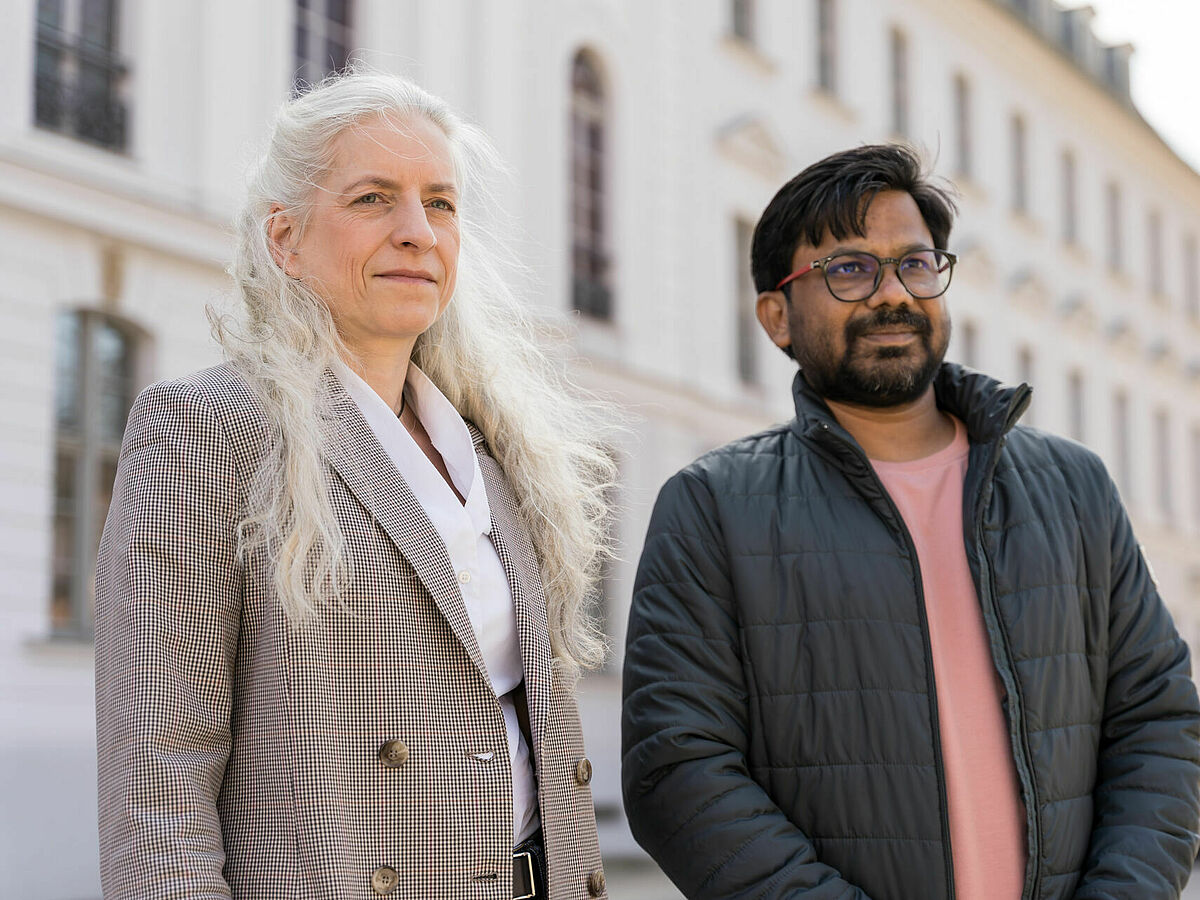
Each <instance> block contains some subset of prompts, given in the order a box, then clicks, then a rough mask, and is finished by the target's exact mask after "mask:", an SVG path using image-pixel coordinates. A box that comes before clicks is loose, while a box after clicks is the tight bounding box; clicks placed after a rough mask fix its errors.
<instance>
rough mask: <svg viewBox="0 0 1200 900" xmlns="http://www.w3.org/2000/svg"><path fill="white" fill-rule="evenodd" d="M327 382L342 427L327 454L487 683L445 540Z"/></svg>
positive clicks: (340, 391)
mask: <svg viewBox="0 0 1200 900" xmlns="http://www.w3.org/2000/svg"><path fill="white" fill-rule="evenodd" d="M326 384H327V386H329V387H330V389H331V390H332V392H333V395H334V409H335V411H336V413H337V418H338V423H339V430H338V435H337V438H336V440H335V441H334V443H333V446H332V447H330V448H329V452H328V460H329V464H330V466H331V467H332V468H333V469H334V471H335V472H337V474H338V476H339V477H340V478H341V479H342V481H344V482H345V484H346V487H348V488H349V489H350V492H351V493H353V494H354V496H355V497H356V498H358V501H359V502H360V503H361V504H362V505H363V506H364V507H365V508H366V510H367V512H369V513H370V514H371V516H372V517H373V518H374V519H375V521H377V522H378V523H379V525H380V527H382V528H383V531H384V533H385V534H387V536H388V537H389V538H390V539H391V541H392V543H394V544H395V545H396V549H398V550H399V551H400V553H401V554H402V555H403V556H404V558H405V559H406V560H408V563H409V565H411V566H412V567H413V571H415V572H416V573H417V577H418V578H419V579H421V582H422V583H423V584H424V585H425V587H426V588H427V589H428V591H429V593H430V595H431V596H432V597H433V602H434V603H436V604H437V607H438V609H439V610H441V613H442V615H443V616H444V617H445V619H446V621H447V622H448V623H449V625H450V629H451V630H452V631H453V632H454V636H455V637H457V638H458V641H459V643H460V644H462V645H463V648H464V649H465V650H466V651H467V655H468V656H469V657H470V658H471V662H473V663H474V664H475V667H476V668H477V669H479V672H480V674H482V675H483V677H484V679H485V680H487V679H488V674H487V666H486V665H485V664H484V661H483V654H481V653H480V652H479V644H478V643H477V642H476V640H475V630H474V628H472V626H471V619H470V617H469V616H468V615H467V607H466V605H465V604H464V603H463V599H462V592H461V591H460V590H459V587H458V578H457V576H456V575H455V572H454V566H453V564H452V563H451V562H450V554H449V553H447V552H446V544H445V542H444V541H443V540H442V536H441V535H440V534H438V531H437V529H436V528H434V527H433V523H432V522H430V521H429V517H428V516H427V515H426V514H425V510H424V509H423V508H422V507H421V504H420V503H419V502H417V498H416V497H414V496H413V492H412V491H411V490H410V489H409V487H408V483H407V482H405V480H404V477H403V476H402V475H401V474H400V472H399V471H397V469H396V466H395V464H394V463H393V462H392V460H391V458H390V457H389V456H388V455H387V453H386V452H385V451H384V449H383V447H382V446H381V445H380V443H379V441H378V440H377V439H376V437H375V433H374V432H373V431H371V427H370V426H369V425H368V424H367V422H366V419H364V418H363V416H362V413H361V412H360V411H359V409H358V406H357V404H355V402H354V400H353V399H351V397H350V395H349V394H347V393H346V391H345V389H344V388H343V387H342V386H341V384H340V383H339V382H338V381H337V379H336V377H335V376H334V375H333V373H332V372H327V373H326ZM489 683H490V681H489Z"/></svg>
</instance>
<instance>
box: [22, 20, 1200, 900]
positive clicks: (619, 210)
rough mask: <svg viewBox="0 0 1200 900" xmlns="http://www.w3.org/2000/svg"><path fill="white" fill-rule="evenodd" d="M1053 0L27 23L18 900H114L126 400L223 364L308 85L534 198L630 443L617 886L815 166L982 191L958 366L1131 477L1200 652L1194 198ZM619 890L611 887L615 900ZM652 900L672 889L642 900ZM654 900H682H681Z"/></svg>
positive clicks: (760, 411)
mask: <svg viewBox="0 0 1200 900" xmlns="http://www.w3.org/2000/svg"><path fill="white" fill-rule="evenodd" d="M1090 15H1091V14H1090V12H1089V11H1088V10H1086V9H1081V10H1076V11H1070V12H1068V11H1064V10H1063V9H1061V8H1060V7H1059V6H1058V5H1057V4H1055V3H1053V2H1051V0H764V2H757V3H756V2H752V0H741V2H737V0H733V2H726V0H704V2H693V0H655V2H645V0H506V2H504V3H493V2H486V0H437V2H433V0H425V2H422V0H261V2H256V3H252V4H246V3H245V2H234V0H208V2H205V3H192V2H184V0H172V2H166V3H163V2H151V0H7V2H6V4H5V15H4V26H5V27H4V33H3V34H2V35H0V46H3V48H4V51H5V52H3V53H0V82H2V83H3V84H5V85H7V88H6V90H5V91H4V92H3V93H2V94H0V348H2V349H0V358H3V359H4V361H5V362H4V372H5V378H4V379H3V381H2V382H0V458H2V459H3V460H4V461H5V463H6V465H5V466H4V468H3V470H2V472H0V497H2V499H0V510H2V512H0V530H2V537H0V548H2V549H0V555H2V559H3V563H2V571H3V578H2V579H0V884H3V885H5V886H6V888H7V890H6V891H5V895H6V896H8V895H12V896H21V897H28V898H47V900H49V898H62V900H78V898H94V897H97V896H98V895H99V887H98V875H97V871H98V850H97V846H96V838H95V805H96V804H95V789H94V781H95V770H96V764H95V738H94V726H93V712H92V701H93V685H92V664H93V660H92V647H91V640H90V636H91V632H92V594H91V587H90V585H91V575H92V565H93V554H94V550H95V546H96V542H97V540H98V538H99V529H100V527H101V525H102V522H103V517H104V513H105V510H106V506H107V502H108V497H109V492H110V489H111V483H112V478H113V472H114V466H115V460H116V457H117V453H118V450H119V445H120V437H121V432H122V429H123V425H124V418H125V415H126V412H127V410H128V407H129V404H130V402H131V400H132V397H133V396H134V395H135V394H136V392H137V391H138V390H139V389H140V388H141V387H143V386H145V385H146V384H148V383H149V382H151V381H154V380H158V379H161V378H167V377H172V376H176V375H179V374H182V373H184V372H187V371H189V370H192V369H196V368H199V367H202V366H205V365H209V364H211V363H213V362H216V361H217V360H218V358H219V357H218V353H217V349H216V347H215V345H214V344H213V342H212V341H211V340H210V338H209V334H208V325H207V323H206V320H205V314H204V309H205V305H206V304H208V303H210V302H213V301H217V302H220V301H221V300H222V299H223V298H224V297H226V295H227V290H228V289H227V278H226V276H225V275H224V272H223V266H224V263H225V260H226V257H227V255H228V252H229V247H230V243H229V236H228V230H227V226H226V223H227V222H229V220H230V218H231V215H232V213H233V210H234V208H235V204H236V202H237V199H238V187H239V185H240V183H241V173H242V170H243V168H244V165H245V162H246V161H247V160H248V159H250V158H251V157H252V155H253V146H254V145H255V144H256V143H257V142H259V141H260V140H261V139H262V137H263V133H264V126H265V123H266V122H267V120H268V119H269V117H270V115H271V113H272V111H273V109H274V108H275V107H276V106H277V104H278V103H279V102H280V101H281V100H282V99H284V98H285V97H286V96H288V94H289V92H290V91H292V90H293V88H294V85H295V83H296V81H297V79H302V80H303V79H308V80H312V79H315V78H317V77H319V76H320V75H321V74H322V73H323V72H325V71H326V70H328V69H329V68H331V67H336V66H340V65H343V64H344V63H345V62H346V60H347V59H348V58H349V56H350V55H351V54H352V53H353V54H354V55H356V56H358V57H360V58H362V59H364V60H365V61H367V62H369V63H370V64H372V65H373V66H376V67H378V68H381V69H386V70H394V71H398V72H402V73H405V74H408V75H411V76H414V77H416V78H417V79H418V80H419V81H420V82H421V83H422V84H424V85H425V86H426V87H428V88H429V89H430V90H432V91H434V92H435V93H438V94H440V95H442V96H444V97H445V98H446V99H448V100H449V101H450V102H451V103H452V104H453V105H454V106H456V107H457V108H459V109H461V110H463V111H465V112H466V113H467V114H468V115H469V116H470V117H472V118H474V119H475V120H476V121H478V122H479V123H480V124H481V125H482V126H483V127H484V128H485V129H486V130H487V131H488V132H489V133H490V134H491V135H492V136H493V138H494V139H495V141H496V143H497V144H498V146H499V147H500V149H501V151H502V152H503V154H504V155H505V156H506V157H507V159H508V160H509V161H510V162H511V163H512V164H513V165H514V168H515V178H514V180H513V184H512V186H511V189H510V190H509V193H508V196H507V198H506V201H507V205H508V208H509V209H510V210H511V212H512V213H513V214H514V215H515V216H516V218H517V220H518V221H519V223H520V226H521V228H522V230H523V233H522V235H521V239H520V241H519V244H520V247H521V250H522V253H523V255H524V258H525V259H526V260H527V261H528V262H529V263H530V265H531V269H532V271H533V272H534V273H535V275H536V282H537V283H536V285H535V286H534V287H533V288H531V290H530V294H529V303H530V305H531V307H533V308H534V309H536V310H537V312H538V313H539V315H540V316H541V317H542V318H543V319H544V320H545V322H546V324H547V328H548V331H549V332H551V333H559V334H561V335H563V338H562V340H563V341H564V342H565V345H564V347H565V350H566V351H567V352H568V353H569V355H571V357H572V358H573V359H574V360H575V363H574V365H575V368H576V372H577V377H578V379H579V380H580V381H581V382H582V383H584V384H585V385H587V386H588V387H590V388H593V389H595V390H598V391H601V392H603V393H604V394H606V395H607V396H609V397H610V398H611V399H613V400H615V401H617V402H618V403H619V404H620V405H621V406H622V407H623V408H624V409H625V411H626V412H627V413H628V414H629V416H630V420H631V428H630V432H629V435H628V439H627V441H626V443H625V444H624V445H623V446H621V447H619V448H617V451H618V453H619V456H620V461H621V465H622V470H623V484H622V488H621V491H620V496H619V497H618V498H617V500H618V502H619V503H620V504H621V507H622V510H623V512H622V515H621V520H620V523H619V534H620V538H621V539H622V541H623V544H624V552H623V559H622V561H621V562H620V563H619V564H616V565H614V566H613V567H612V568H611V571H610V572H609V573H608V578H607V580H606V597H605V601H604V602H605V615H606V619H607V624H608V629H609V631H610V633H611V636H612V642H613V647H614V659H613V662H612V664H611V666H610V668H609V669H608V670H607V671H605V672H602V673H599V674H597V675H595V676H593V677H591V678H590V679H589V680H588V681H587V682H586V684H585V686H584V689H583V690H584V703H585V713H584V719H585V723H586V727H587V730H588V732H589V733H588V738H589V746H590V752H591V754H592V757H593V760H594V761H595V763H596V777H595V781H594V793H595V799H596V804H597V809H598V813H599V815H600V819H601V827H602V843H603V844H604V846H605V848H606V852H607V854H608V856H609V858H610V860H617V859H620V858H622V857H629V858H636V855H637V851H636V848H635V847H634V846H633V844H632V841H631V840H630V838H629V836H628V831H627V829H626V828H625V826H624V821H623V818H622V814H621V806H620V797H619V784H618V764H619V759H618V757H619V748H618V726H617V719H618V708H619V699H620V684H619V682H620V677H619V669H620V656H621V651H622V640H623V634H624V625H625V620H626V615H627V610H628V604H629V594H630V589H631V584H632V579H633V570H634V566H635V563H636V559H637V555H638V552H639V550H640V546H641V536H642V533H643V530H644V527H645V523H646V520H647V518H648V514H649V507H650V504H651V503H652V502H653V499H654V496H655V492H656V490H657V488H658V486H659V485H660V484H661V483H662V481H663V480H664V479H665V478H666V477H667V476H668V475H669V474H671V473H672V472H673V471H675V470H676V469H677V468H678V467H680V466H681V465H683V464H685V463H686V462H688V461H689V460H691V459H692V458H693V457H695V456H696V455H697V454H699V453H700V452H702V451H703V450H705V449H707V448H709V447H712V446H714V445H716V444H719V443H722V442H724V441H726V440H728V439H731V438H733V437H735V436H737V435H740V434H744V433H747V432H750V431H753V430H756V429H758V428H760V427H763V426H765V425H767V424H768V423H771V422H773V421H778V420H781V419H783V418H786V417H789V416H790V415H791V412H790V406H791V400H790V391H789V384H790V380H791V376H792V373H793V364H792V363H791V362H790V361H788V360H786V359H785V358H784V357H783V355H782V354H780V353H779V352H778V351H777V350H776V349H775V348H774V347H773V346H772V345H771V344H770V343H769V342H768V341H767V340H766V338H765V337H764V336H763V335H762V334H761V333H760V331H759V328H758V325H757V323H756V321H755V319H754V316H753V300H754V290H753V287H752V285H751V283H750V279H749V273H748V271H747V257H748V244H749V237H750V233H751V229H752V228H753V224H754V222H755V221H756V219H757V217H758V214H759V212H760V211H761V210H762V208H763V207H764V206H765V205H766V203H767V201H768V200H769V199H770V197H771V196H772V195H773V194H774V192H775V190H776V189H777V188H778V187H779V186H780V185H781V184H782V183H783V182H784V181H785V180H786V179H787V178H789V177H790V176H791V175H792V174H794V173H795V172H797V171H798V170H799V169H800V168H802V167H803V166H805V165H806V164H808V163H810V162H812V161H814V160H816V159H817V158H819V157H821V156H823V155H824V154H826V153H828V152H831V151H834V150H837V149H841V148H845V147H848V146H852V145H855V144H859V143H862V142H866V141H876V140H881V139H888V138H896V139H904V140H908V141H911V142H913V143H915V144H916V145H918V146H919V147H922V148H925V150H926V151H927V153H928V155H929V157H930V158H931V160H933V161H934V162H935V164H936V169H937V170H938V171H939V172H940V173H942V174H943V175H945V176H946V177H948V178H951V179H953V180H954V182H955V183H956V184H957V185H958V186H959V188H960V190H961V192H962V217H961V222H960V224H959V225H958V227H957V228H956V229H955V233H954V235H953V239H952V246H951V248H950V249H952V250H956V251H957V252H958V253H959V255H960V264H959V271H958V274H957V276H956V281H955V284H954V286H953V287H952V288H951V297H952V300H951V307H952V310H953V313H954V318H955V326H956V330H955V336H954V340H953V343H952V346H951V356H952V357H954V358H957V359H959V360H962V361H965V362H967V363H969V364H971V365H974V366H976V367H978V368H981V369H984V370H986V371H989V372H991V373H993V374H995V375H997V376H999V377H1002V378H1004V379H1008V380H1018V379H1023V380H1027V381H1029V382H1031V383H1032V384H1033V385H1034V387H1035V389H1036V393H1035V400H1034V403H1033V406H1032V409H1031V411H1030V414H1029V416H1028V418H1027V421H1029V420H1032V422H1033V423H1034V424H1036V425H1037V426H1039V427H1042V428H1046V429H1049V430H1052V431H1056V432H1060V433H1063V434H1067V435H1070V436H1072V437H1074V438H1077V439H1079V440H1081V441H1083V442H1085V443H1087V444H1089V445H1090V446H1092V447H1094V448H1095V449H1096V450H1097V451H1098V452H1099V453H1100V454H1101V455H1102V456H1103V457H1104V458H1105V460H1106V461H1107V462H1108V464H1109V467H1110V469H1111V471H1112V472H1113V474H1114V477H1115V478H1116V479H1117V482H1118V484H1119V485H1120V487H1121V490H1122V493H1123V494H1124V496H1125V498H1126V501H1127V502H1128V504H1129V506H1130V509H1131V511H1132V513H1133V516H1134V519H1135V522H1136V526H1137V529H1138V532H1139V535H1140V536H1141V538H1142V540H1143V541H1144V543H1145V545H1146V548H1147V551H1148V555H1149V557H1150V559H1151V560H1152V562H1153V564H1154V566H1155V568H1156V570H1157V574H1158V578H1159V581H1160V584H1161V587H1162V591H1163V594H1164V595H1165V597H1166V598H1167V600H1168V603H1169V604H1170V605H1171V608H1172V610H1173V612H1174V613H1175V616H1176V620H1177V622H1178V624H1179V626H1180V629H1181V630H1182V632H1183V633H1184V634H1185V636H1187V637H1188V639H1189V641H1190V642H1191V643H1192V644H1193V646H1194V647H1196V646H1200V558H1198V556H1197V553H1196V551H1195V549H1194V548H1195V545H1196V541H1197V538H1198V537H1200V356H1198V353H1200V340H1198V339H1200V260H1198V250H1197V239H1198V235H1200V177H1198V176H1197V174H1196V173H1195V172H1193V171H1192V170H1191V169H1189V168H1188V167H1187V166H1186V165H1185V164H1184V163H1183V162H1181V161H1180V160H1179V158H1177V157H1176V156H1175V155H1174V154H1173V153H1172V152H1171V150H1170V149H1169V148H1168V147H1167V146H1166V145H1165V144H1164V143H1163V142H1162V141H1161V140H1160V139H1159V138H1158V136H1157V135H1156V134H1155V133H1154V131H1153V130H1152V129H1151V128H1150V127H1149V126H1148V125H1147V124H1146V123H1145V122H1144V121H1143V120H1142V119H1141V117H1140V116H1139V115H1138V113H1137V110H1136V109H1135V108H1134V107H1133V105H1132V103H1131V101H1130V97H1129V84H1128V63H1129V56H1130V53H1131V48H1130V47H1128V46H1116V47H1111V46H1104V45H1102V44H1100V43H1099V42H1098V41H1097V40H1096V39H1095V37H1094V36H1093V34H1092V32H1091V29H1090V26H1089V20H1090ZM615 890H616V886H615V885H614V891H615ZM647 896H652V894H647ZM655 896H657V895H655Z"/></svg>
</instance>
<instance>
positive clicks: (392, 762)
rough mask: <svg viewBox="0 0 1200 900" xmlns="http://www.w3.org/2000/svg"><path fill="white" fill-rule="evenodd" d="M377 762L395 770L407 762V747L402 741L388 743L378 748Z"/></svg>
mask: <svg viewBox="0 0 1200 900" xmlns="http://www.w3.org/2000/svg"><path fill="white" fill-rule="evenodd" d="M379 761H380V762H381V763H383V764H384V765H385V766H387V767H388V768H389V769H396V768H399V767H400V766H402V765H404V764H405V763H406V762H408V745H406V744H405V743H404V741H388V742H387V743H386V744H384V745H383V746H382V747H380V748H379Z"/></svg>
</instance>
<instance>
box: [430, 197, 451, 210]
mask: <svg viewBox="0 0 1200 900" xmlns="http://www.w3.org/2000/svg"><path fill="white" fill-rule="evenodd" d="M429 205H430V206H432V207H433V208H434V209H441V210H445V211H446V212H454V204H453V203H451V202H450V201H449V200H444V199H442V198H441V197H436V198H434V199H433V200H430V201H429Z"/></svg>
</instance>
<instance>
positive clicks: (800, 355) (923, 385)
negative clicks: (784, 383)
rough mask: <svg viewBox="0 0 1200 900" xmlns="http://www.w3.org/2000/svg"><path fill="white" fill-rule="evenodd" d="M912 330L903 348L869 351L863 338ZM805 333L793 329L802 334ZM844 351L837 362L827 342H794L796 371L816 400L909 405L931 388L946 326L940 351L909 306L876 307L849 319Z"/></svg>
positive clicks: (929, 326) (924, 320) (927, 324)
mask: <svg viewBox="0 0 1200 900" xmlns="http://www.w3.org/2000/svg"><path fill="white" fill-rule="evenodd" d="M897 325H898V326H903V327H906V328H911V329H913V330H914V331H915V332H916V334H917V338H918V340H917V343H916V344H908V345H905V346H887V345H884V346H870V345H868V344H866V343H865V342H862V341H860V340H859V338H861V337H862V336H863V335H865V334H867V333H869V332H872V331H875V330H877V329H880V328H885V327H888V326H897ZM804 331H805V329H804V327H803V325H801V327H800V328H799V329H793V334H796V333H797V332H798V333H799V334H801V335H803V334H804ZM844 339H845V350H844V351H842V353H841V355H840V356H839V355H838V353H837V350H836V349H835V348H834V347H833V346H832V342H831V341H829V340H828V339H827V338H825V337H823V336H822V337H816V338H815V339H814V338H810V340H809V342H808V343H805V342H804V341H796V340H793V341H792V347H793V352H794V353H795V356H796V361H797V362H799V364H800V371H801V372H802V373H803V374H804V378H805V380H806V381H807V382H808V383H809V385H810V386H811V387H812V389H813V390H814V391H816V392H817V394H818V395H820V396H821V397H823V398H825V399H826V400H834V401H837V402H842V403H853V404H856V405H858V406H868V407H874V408H882V407H889V406H899V405H901V404H904V403H911V402H913V401H914V400H916V399H918V398H919V397H920V396H921V395H922V394H924V393H925V391H926V390H927V389H928V388H929V385H930V384H931V383H932V382H933V377H934V375H936V374H937V370H938V367H939V366H941V364H942V360H943V359H944V358H945V355H946V348H947V346H948V345H949V343H950V329H949V326H948V323H947V328H946V331H945V334H944V335H943V336H941V339H940V340H939V342H938V346H936V347H935V346H934V344H933V323H932V322H931V321H930V319H929V317H928V316H926V315H924V314H923V313H920V312H917V311H915V310H913V309H911V308H909V307H907V306H901V307H890V306H888V307H880V308H879V310H877V311H876V312H875V313H874V314H872V315H871V316H868V317H863V318H858V319H851V320H850V321H849V322H847V323H846V326H845V329H844Z"/></svg>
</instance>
